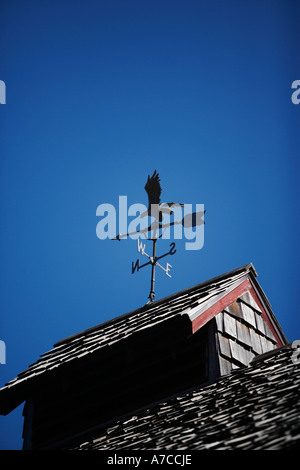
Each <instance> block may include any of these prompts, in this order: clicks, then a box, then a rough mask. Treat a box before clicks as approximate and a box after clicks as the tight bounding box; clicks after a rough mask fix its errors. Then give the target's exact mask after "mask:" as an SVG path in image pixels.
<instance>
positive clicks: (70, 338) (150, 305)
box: [53, 263, 257, 348]
mask: <svg viewBox="0 0 300 470" xmlns="http://www.w3.org/2000/svg"><path fill="white" fill-rule="evenodd" d="M243 271H245V272H251V273H252V274H253V275H254V277H257V272H256V269H255V267H254V265H253V264H252V263H248V264H245V265H243V266H240V267H239V268H236V269H233V270H231V271H227V272H226V273H224V274H221V275H218V276H216V277H213V278H211V279H208V280H206V281H203V282H200V283H198V284H195V285H194V286H192V287H188V288H186V289H183V290H181V291H179V292H175V293H174V294H171V295H169V296H167V297H163V298H162V299H159V300H156V301H154V302H151V303H147V304H145V305H143V306H141V307H138V308H137V309H134V310H131V311H129V312H127V313H124V314H122V315H120V316H118V317H114V318H111V319H109V320H107V321H105V322H103V323H99V324H98V325H95V326H92V327H90V328H87V329H85V330H82V331H80V332H78V333H74V334H73V335H71V336H67V337H66V338H63V339H61V340H59V341H57V342H56V343H55V344H54V345H53V347H54V348H56V347H58V346H61V345H63V344H66V343H69V342H71V341H73V340H74V339H77V338H79V337H81V336H84V335H86V334H89V333H93V332H94V331H97V330H99V329H100V328H103V327H104V326H107V325H109V324H110V323H114V322H116V321H118V320H122V319H124V318H126V317H130V316H131V315H136V314H138V313H140V312H144V311H145V310H150V309H151V308H153V307H156V306H158V305H160V304H162V303H164V302H168V301H171V300H173V299H175V298H177V297H179V296H181V295H185V294H188V293H190V292H192V291H193V290H196V289H201V288H203V287H206V286H207V285H209V284H212V283H216V282H220V281H221V280H223V279H224V280H225V279H226V278H227V277H230V276H234V275H237V274H239V273H241V272H243Z"/></svg>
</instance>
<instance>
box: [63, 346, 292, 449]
mask: <svg viewBox="0 0 300 470" xmlns="http://www.w3.org/2000/svg"><path fill="white" fill-rule="evenodd" d="M292 353H293V350H292V349H291V348H290V346H286V347H283V348H281V349H277V350H274V351H272V353H269V356H267V357H264V355H262V356H258V358H256V359H255V361H254V362H252V363H251V364H250V365H249V366H247V367H242V368H239V369H236V370H235V371H234V372H232V373H231V374H229V375H227V376H225V377H222V378H220V379H219V380H218V381H217V382H216V383H215V384H212V385H210V386H208V387H206V388H203V389H199V390H195V391H193V392H191V393H186V394H181V395H179V396H177V397H175V398H172V399H169V400H167V401H162V402H161V403H158V404H156V405H153V406H152V407H149V408H147V409H145V410H143V411H140V412H139V413H137V414H134V415H132V416H130V417H127V418H126V419H123V420H119V421H117V422H115V423H114V424H112V425H111V426H107V427H104V428H102V429H101V430H99V431H98V432H96V431H94V433H93V435H87V436H86V437H85V438H84V437H81V443H79V444H76V443H73V444H70V445H69V446H68V447H67V448H71V449H81V450H90V449H92V450H116V451H118V450H150V449H151V450H163V451H175V450H176V451H177V450H267V449H281V450H284V449H297V448H299V446H300V392H299V390H300V362H299V361H298V362H296V361H293V360H292V357H291V355H292Z"/></svg>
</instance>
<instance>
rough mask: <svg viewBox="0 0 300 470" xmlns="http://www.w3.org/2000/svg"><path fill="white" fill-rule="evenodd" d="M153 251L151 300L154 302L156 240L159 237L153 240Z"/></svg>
mask: <svg viewBox="0 0 300 470" xmlns="http://www.w3.org/2000/svg"><path fill="white" fill-rule="evenodd" d="M152 241H153V253H152V273H151V290H150V295H149V298H150V301H151V302H153V300H154V298H155V292H154V284H155V265H156V242H157V238H154V239H153V240H152Z"/></svg>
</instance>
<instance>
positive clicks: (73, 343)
mask: <svg viewBox="0 0 300 470" xmlns="http://www.w3.org/2000/svg"><path fill="white" fill-rule="evenodd" d="M245 273H251V275H252V276H253V279H254V278H255V276H256V272H255V269H254V267H253V265H252V264H251V263H250V264H248V265H245V266H242V267H241V268H238V269H236V270H234V271H230V272H229V273H226V274H224V275H222V276H218V277H216V278H214V279H211V280H209V281H206V282H204V283H201V284H198V285H196V286H194V287H191V288H189V289H186V290H184V291H181V292H178V293H176V294H174V295H171V296H170V297H167V298H164V299H161V300H158V301H156V302H153V303H151V304H147V305H145V306H143V307H141V308H139V309H137V310H134V311H132V312H129V313H126V314H125V315H122V316H119V317H117V318H114V319H112V320H109V321H107V322H105V323H103V324H100V325H97V326H95V327H92V328H89V329H88V330H85V331H83V332H81V333H78V334H75V335H73V336H70V337H69V338H66V339H64V340H61V341H59V342H57V343H56V344H55V345H54V349H51V350H50V351H48V352H46V353H44V354H42V355H41V358H40V359H39V360H38V361H37V362H35V363H33V364H31V365H30V366H29V367H28V369H26V370H25V371H24V372H21V373H20V374H19V375H18V376H17V377H16V378H15V379H13V380H11V381H10V382H9V383H8V384H6V386H5V389H6V390H8V389H9V388H13V387H15V386H16V385H17V386H18V385H24V383H25V381H28V380H30V381H32V380H35V379H38V378H39V377H40V376H41V375H43V374H45V372H49V371H53V370H55V369H57V368H58V367H60V366H62V365H66V364H68V363H69V362H70V361H73V360H78V359H80V358H83V357H84V356H87V355H89V354H93V353H94V352H95V351H97V350H99V349H101V348H103V347H107V346H110V345H112V344H114V343H116V342H119V341H122V340H124V339H125V338H128V337H129V336H131V335H132V334H134V333H137V332H138V331H141V330H143V329H145V328H151V327H153V326H154V325H157V324H159V323H161V322H164V321H166V320H170V319H171V318H172V317H175V316H176V315H181V314H182V312H183V311H186V310H187V309H189V308H193V307H195V306H197V305H199V306H200V305H201V303H204V302H206V301H208V300H210V299H211V298H213V297H214V296H217V295H218V294H220V293H222V292H223V291H225V290H226V288H228V286H230V285H232V284H233V283H234V282H236V281H237V280H238V279H239V278H241V277H242V276H244V275H245ZM2 391H4V388H3V389H0V395H1V392H2Z"/></svg>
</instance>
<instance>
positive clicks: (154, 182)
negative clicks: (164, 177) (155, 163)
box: [145, 170, 161, 210]
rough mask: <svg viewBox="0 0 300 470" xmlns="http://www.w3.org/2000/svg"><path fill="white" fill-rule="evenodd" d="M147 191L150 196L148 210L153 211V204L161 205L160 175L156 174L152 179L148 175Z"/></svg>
mask: <svg viewBox="0 0 300 470" xmlns="http://www.w3.org/2000/svg"><path fill="white" fill-rule="evenodd" d="M145 190H146V193H147V194H148V203H149V204H148V208H149V210H150V209H151V204H160V195H161V186H160V179H159V174H158V173H157V172H156V170H155V172H154V173H153V175H152V176H151V178H150V175H148V179H147V182H146V184H145Z"/></svg>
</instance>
